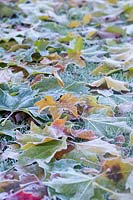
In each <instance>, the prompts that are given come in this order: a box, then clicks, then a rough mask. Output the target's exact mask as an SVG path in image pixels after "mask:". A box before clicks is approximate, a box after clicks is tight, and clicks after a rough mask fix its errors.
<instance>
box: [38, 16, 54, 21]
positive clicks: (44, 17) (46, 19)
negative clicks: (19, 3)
mask: <svg viewBox="0 0 133 200" xmlns="http://www.w3.org/2000/svg"><path fill="white" fill-rule="evenodd" d="M39 19H40V20H42V21H49V20H51V17H50V16H48V15H41V16H39Z"/></svg>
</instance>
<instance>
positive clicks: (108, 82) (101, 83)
mask: <svg viewBox="0 0 133 200" xmlns="http://www.w3.org/2000/svg"><path fill="white" fill-rule="evenodd" d="M89 85H90V87H94V88H95V87H96V88H101V89H112V90H115V91H117V92H121V91H129V89H128V88H127V83H125V82H123V81H118V80H115V79H112V78H111V77H106V76H105V77H103V78H101V79H100V80H98V81H94V82H93V83H91V84H89Z"/></svg>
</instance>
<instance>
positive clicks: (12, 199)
mask: <svg viewBox="0 0 133 200" xmlns="http://www.w3.org/2000/svg"><path fill="white" fill-rule="evenodd" d="M21 199H23V200H41V198H40V197H36V196H34V195H33V194H32V193H27V192H24V191H23V190H20V191H18V192H16V193H14V194H12V195H9V196H8V197H7V198H6V200H21Z"/></svg>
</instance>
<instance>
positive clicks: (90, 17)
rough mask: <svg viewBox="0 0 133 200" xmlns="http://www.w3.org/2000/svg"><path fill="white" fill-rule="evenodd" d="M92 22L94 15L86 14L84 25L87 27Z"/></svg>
mask: <svg viewBox="0 0 133 200" xmlns="http://www.w3.org/2000/svg"><path fill="white" fill-rule="evenodd" d="M91 20H92V15H91V14H86V15H84V17H83V20H82V21H83V24H84V25H86V24H89V23H90V22H91Z"/></svg>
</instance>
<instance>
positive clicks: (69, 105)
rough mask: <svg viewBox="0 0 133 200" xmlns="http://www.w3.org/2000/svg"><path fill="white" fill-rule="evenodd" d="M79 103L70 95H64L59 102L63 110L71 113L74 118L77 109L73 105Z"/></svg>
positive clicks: (76, 115) (76, 114)
mask: <svg viewBox="0 0 133 200" xmlns="http://www.w3.org/2000/svg"><path fill="white" fill-rule="evenodd" d="M78 101H79V99H78V98H77V97H75V96H73V95H72V94H64V95H63V96H62V97H61V98H60V100H59V102H60V106H61V107H63V109H64V110H67V111H69V112H71V113H72V114H73V115H74V116H75V117H78V113H77V108H76V106H75V104H76V103H77V102H78Z"/></svg>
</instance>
